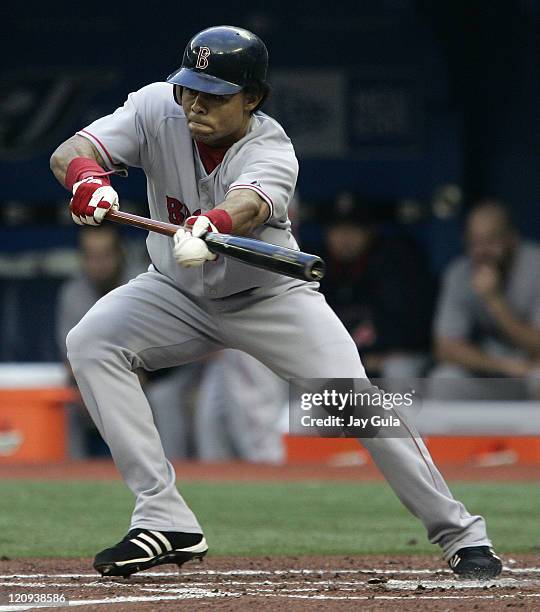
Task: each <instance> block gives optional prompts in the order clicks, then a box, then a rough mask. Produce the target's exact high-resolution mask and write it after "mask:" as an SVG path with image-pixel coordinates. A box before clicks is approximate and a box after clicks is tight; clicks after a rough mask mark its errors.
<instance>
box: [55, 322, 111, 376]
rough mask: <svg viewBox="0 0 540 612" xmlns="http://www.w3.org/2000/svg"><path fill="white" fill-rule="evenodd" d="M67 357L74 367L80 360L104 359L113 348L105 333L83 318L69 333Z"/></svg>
mask: <svg viewBox="0 0 540 612" xmlns="http://www.w3.org/2000/svg"><path fill="white" fill-rule="evenodd" d="M66 348H67V358H68V360H69V362H70V364H71V366H72V367H74V366H75V364H76V363H78V362H80V361H88V360H92V359H103V358H104V357H105V356H106V354H107V353H112V352H113V348H112V346H111V344H110V342H108V341H107V338H105V337H104V334H103V333H101V332H100V331H99V330H96V329H95V327H94V326H93V325H90V324H88V322H86V321H85V319H83V320H82V321H81V322H80V323H78V324H77V325H76V326H75V327H74V328H73V329H72V330H71V331H70V332H69V333H68V335H67V338H66Z"/></svg>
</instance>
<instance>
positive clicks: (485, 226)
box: [465, 211, 515, 267]
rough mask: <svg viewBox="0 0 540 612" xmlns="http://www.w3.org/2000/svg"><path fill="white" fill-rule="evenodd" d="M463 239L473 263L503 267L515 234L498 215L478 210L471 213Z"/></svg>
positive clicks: (512, 245)
mask: <svg viewBox="0 0 540 612" xmlns="http://www.w3.org/2000/svg"><path fill="white" fill-rule="evenodd" d="M465 239H466V245H467V253H468V255H469V257H470V258H471V259H472V261H473V262H474V263H475V264H484V265H489V266H495V267H503V266H504V264H505V263H507V261H508V258H509V257H510V255H511V252H512V250H513V247H514V241H515V236H514V233H513V232H512V230H511V229H510V228H509V227H508V225H507V224H506V223H505V221H504V220H503V219H502V218H501V217H500V216H499V215H495V214H491V213H489V212H485V211H479V212H477V213H476V214H473V215H471V217H470V219H469V221H468V224H467V231H466V235H465Z"/></svg>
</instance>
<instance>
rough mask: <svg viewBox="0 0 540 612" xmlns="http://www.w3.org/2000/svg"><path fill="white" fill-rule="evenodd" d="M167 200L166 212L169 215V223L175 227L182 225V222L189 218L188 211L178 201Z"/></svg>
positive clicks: (169, 198)
mask: <svg viewBox="0 0 540 612" xmlns="http://www.w3.org/2000/svg"><path fill="white" fill-rule="evenodd" d="M166 198H167V212H168V213H169V221H170V222H171V223H174V224H175V225H182V223H184V221H185V220H186V219H187V218H188V217H189V210H188V207H187V206H186V205H185V204H182V202H180V200H177V199H176V198H171V197H170V196H166Z"/></svg>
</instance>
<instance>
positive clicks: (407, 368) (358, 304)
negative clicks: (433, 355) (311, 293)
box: [321, 195, 434, 379]
mask: <svg viewBox="0 0 540 612" xmlns="http://www.w3.org/2000/svg"><path fill="white" fill-rule="evenodd" d="M377 212H378V211H377V209H376V208H374V210H373V211H371V210H370V208H369V207H366V206H365V205H364V206H362V205H360V203H359V202H358V201H355V199H354V198H353V197H352V196H348V195H343V196H340V197H339V198H338V199H337V202H336V205H335V211H334V214H332V215H330V221H329V222H328V225H327V228H326V234H325V246H326V253H325V258H326V262H327V266H328V269H327V274H326V277H325V279H324V280H323V282H322V283H321V290H322V292H323V293H324V295H325V296H326V300H327V301H328V303H329V304H330V305H331V306H332V308H333V309H334V310H335V311H336V313H337V314H338V316H339V317H340V319H341V320H342V322H343V323H344V325H345V327H346V328H347V329H348V330H349V332H350V333H351V335H352V337H353V338H354V340H355V342H356V345H357V346H358V350H359V351H360V352H361V354H362V360H363V363H364V365H365V366H366V370H367V372H368V374H369V376H374V377H382V378H385V379H392V378H394V379H397V378H411V377H418V376H421V375H422V374H423V371H424V369H425V368H426V366H427V362H428V351H429V345H430V326H431V314H432V305H433V295H434V288H433V281H432V277H431V274H430V272H429V268H428V265H427V262H426V257H425V256H424V255H423V254H422V253H421V251H420V249H419V248H418V246H416V245H415V244H414V243H413V242H412V240H410V239H407V238H406V237H404V236H397V235H392V236H387V235H385V233H384V232H383V231H382V228H381V226H380V225H379V224H378V223H377V222H376V216H375V215H376V214H377Z"/></svg>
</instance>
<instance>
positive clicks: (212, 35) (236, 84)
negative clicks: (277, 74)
mask: <svg viewBox="0 0 540 612" xmlns="http://www.w3.org/2000/svg"><path fill="white" fill-rule="evenodd" d="M267 67H268V51H267V50H266V46H265V44H264V43H263V41H262V40H261V39H260V38H259V37H258V36H256V35H255V34H253V32H250V31H249V30H244V28H237V27H234V26H214V27H212V28H207V29H206V30H203V31H202V32H199V33H198V34H195V36H194V37H193V38H192V39H191V40H190V41H189V42H188V44H187V46H186V49H185V51H184V57H183V58H182V65H181V66H180V68H179V69H178V70H176V71H175V72H173V73H172V74H171V75H170V76H169V77H168V78H167V83H172V84H173V85H180V86H182V87H189V88H190V89H194V90H196V91H204V92H206V93H209V94H215V95H218V96H224V95H229V94H235V93H238V92H239V91H241V90H242V89H243V88H244V87H246V86H248V85H252V84H254V83H266V70H267Z"/></svg>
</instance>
